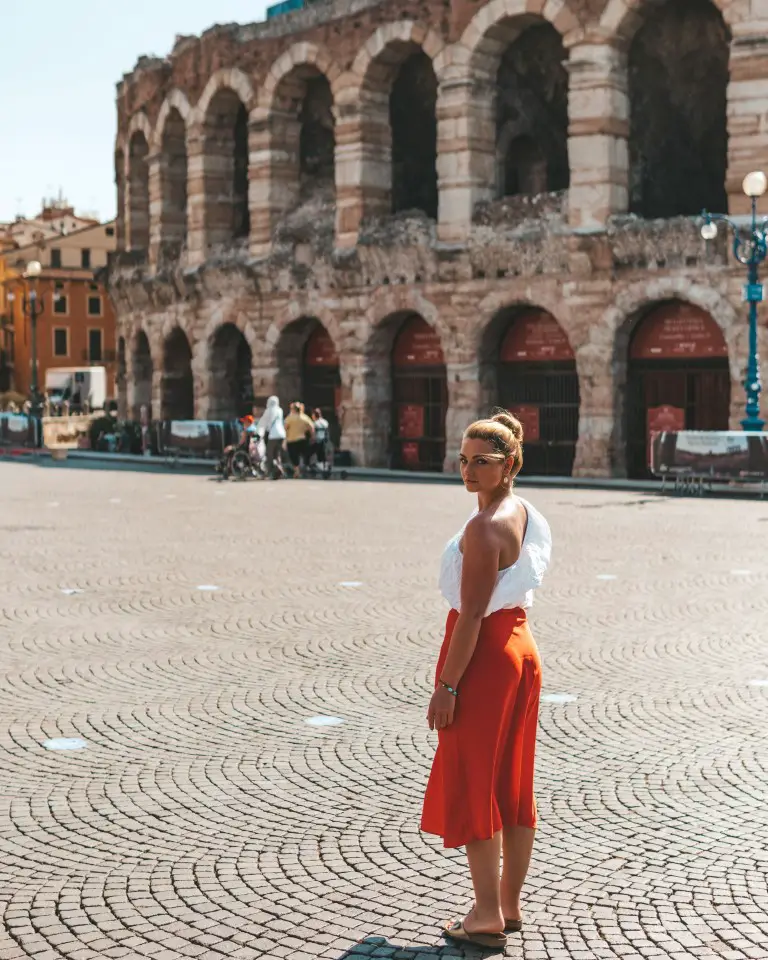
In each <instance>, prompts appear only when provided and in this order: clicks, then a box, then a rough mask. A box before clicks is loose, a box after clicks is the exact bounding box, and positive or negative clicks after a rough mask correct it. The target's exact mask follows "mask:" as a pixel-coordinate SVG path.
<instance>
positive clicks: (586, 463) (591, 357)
mask: <svg viewBox="0 0 768 960" xmlns="http://www.w3.org/2000/svg"><path fill="white" fill-rule="evenodd" d="M624 370H625V373H626V363H625V364H624ZM576 371H577V373H578V376H579V393H580V405H579V439H578V441H577V443H576V458H575V460H574V464H573V476H574V477H610V476H614V475H619V476H626V472H627V471H626V455H625V449H626V442H625V440H626V438H625V436H624V432H625V430H624V425H623V402H621V399H622V398H623V394H624V387H625V384H621V385H620V384H619V383H618V380H619V378H618V377H617V376H616V372H615V371H614V364H613V363H612V362H611V356H610V346H609V344H608V343H607V342H606V344H605V345H597V344H594V343H587V344H585V345H584V346H582V347H580V348H579V349H578V350H577V351H576ZM624 380H626V376H624ZM619 389H621V397H618V396H617V395H616V391H617V390H619ZM617 411H619V420H618V422H617V421H616V414H617Z"/></svg>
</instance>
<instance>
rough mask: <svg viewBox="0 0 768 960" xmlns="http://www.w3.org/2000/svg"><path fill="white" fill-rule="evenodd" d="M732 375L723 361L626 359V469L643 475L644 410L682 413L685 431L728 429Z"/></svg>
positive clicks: (645, 453) (645, 448)
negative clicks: (665, 409) (662, 409)
mask: <svg viewBox="0 0 768 960" xmlns="http://www.w3.org/2000/svg"><path fill="white" fill-rule="evenodd" d="M730 399H731V377H730V371H729V369H728V360H727V359H712V360H688V361H681V360H653V361H642V360H634V361H630V364H629V369H628V375H627V411H626V414H627V472H628V474H629V476H630V477H635V478H646V477H649V476H650V472H649V470H648V432H649V427H648V411H649V410H653V409H654V408H655V407H661V406H669V407H672V408H676V409H679V410H681V411H683V413H682V414H681V416H682V417H684V423H685V429H686V430H727V429H728V411H729V407H730Z"/></svg>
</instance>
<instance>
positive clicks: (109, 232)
mask: <svg viewBox="0 0 768 960" xmlns="http://www.w3.org/2000/svg"><path fill="white" fill-rule="evenodd" d="M104 232H105V233H106V235H107V236H108V237H114V235H115V228H114V227H107V229H106V230H105V231H104Z"/></svg>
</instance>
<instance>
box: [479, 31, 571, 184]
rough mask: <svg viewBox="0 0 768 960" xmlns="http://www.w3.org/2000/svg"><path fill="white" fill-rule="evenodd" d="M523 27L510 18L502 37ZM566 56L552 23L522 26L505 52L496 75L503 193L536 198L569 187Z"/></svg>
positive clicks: (499, 171)
mask: <svg viewBox="0 0 768 960" xmlns="http://www.w3.org/2000/svg"><path fill="white" fill-rule="evenodd" d="M519 29H520V22H519V21H510V22H508V23H507V24H506V35H505V34H504V33H503V32H502V33H501V35H500V39H501V37H504V36H506V38H507V39H508V38H510V37H511V36H513V32H512V31H514V32H517V31H519ZM504 30H505V27H503V26H500V31H504ZM565 60H566V53H565V48H564V47H563V41H562V38H561V36H560V34H559V33H558V32H557V30H556V29H555V28H554V27H553V26H552V24H550V23H534V24H533V25H531V26H528V27H527V28H526V27H523V29H522V33H520V34H519V36H517V38H516V39H514V40H512V41H511V42H508V46H507V48H506V50H505V51H504V53H503V54H502V56H501V60H500V62H499V67H498V71H497V75H496V163H497V181H496V182H497V193H498V195H499V196H502V197H510V196H516V195H528V196H533V195H536V194H540V193H546V192H548V191H557V190H565V189H566V188H567V187H568V180H569V167H568V74H567V72H566V69H565Z"/></svg>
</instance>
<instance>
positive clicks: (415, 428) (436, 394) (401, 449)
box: [392, 367, 448, 472]
mask: <svg viewBox="0 0 768 960" xmlns="http://www.w3.org/2000/svg"><path fill="white" fill-rule="evenodd" d="M392 392H393V401H394V402H393V404H392V406H393V418H392V435H393V450H392V466H393V468H394V469H395V470H433V471H436V472H439V471H441V470H442V469H443V460H444V459H445V412H446V410H447V408H448V384H447V380H446V375H445V367H442V368H441V367H438V368H435V367H409V368H406V369H397V368H395V370H394V372H393V391H392Z"/></svg>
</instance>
